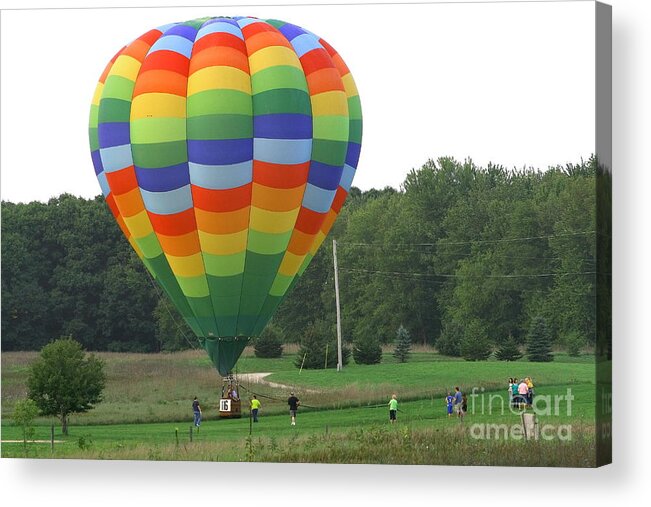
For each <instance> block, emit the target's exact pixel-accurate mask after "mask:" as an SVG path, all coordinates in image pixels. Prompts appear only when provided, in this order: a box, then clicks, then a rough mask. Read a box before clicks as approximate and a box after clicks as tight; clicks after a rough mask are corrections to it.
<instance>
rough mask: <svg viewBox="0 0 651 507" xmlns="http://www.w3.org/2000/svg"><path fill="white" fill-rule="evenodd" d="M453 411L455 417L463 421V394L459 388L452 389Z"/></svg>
mask: <svg viewBox="0 0 651 507" xmlns="http://www.w3.org/2000/svg"><path fill="white" fill-rule="evenodd" d="M454 409H455V411H456V413H457V417H458V418H459V419H461V420H462V421H463V394H462V393H461V389H459V386H456V387H455V388H454Z"/></svg>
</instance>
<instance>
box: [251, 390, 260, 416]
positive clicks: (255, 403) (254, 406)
mask: <svg viewBox="0 0 651 507" xmlns="http://www.w3.org/2000/svg"><path fill="white" fill-rule="evenodd" d="M258 410H260V400H258V398H257V396H256V395H255V394H254V395H253V399H252V400H251V417H253V422H258Z"/></svg>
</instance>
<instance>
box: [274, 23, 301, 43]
mask: <svg viewBox="0 0 651 507" xmlns="http://www.w3.org/2000/svg"><path fill="white" fill-rule="evenodd" d="M278 30H280V33H282V34H283V35H284V36H285V38H286V39H287V40H289V41H291V40H292V39H294V38H296V37H298V36H300V35H303V34H305V33H307V32H306V31H305V30H304V29H303V28H301V27H300V26H296V25H292V24H291V23H285V24H284V25H283V26H281V27H280V28H279V29H278Z"/></svg>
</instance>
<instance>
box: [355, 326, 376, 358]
mask: <svg viewBox="0 0 651 507" xmlns="http://www.w3.org/2000/svg"><path fill="white" fill-rule="evenodd" d="M353 358H355V362H356V363H357V364H378V363H379V362H380V361H382V347H380V340H379V338H378V337H377V336H375V335H374V334H373V333H371V332H360V333H358V335H357V336H356V338H355V341H354V342H353Z"/></svg>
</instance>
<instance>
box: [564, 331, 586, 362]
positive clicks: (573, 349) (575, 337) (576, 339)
mask: <svg viewBox="0 0 651 507" xmlns="http://www.w3.org/2000/svg"><path fill="white" fill-rule="evenodd" d="M585 342H586V340H585V338H584V337H583V336H582V335H581V333H578V332H576V331H572V332H571V333H569V334H568V335H567V336H566V337H565V346H566V347H567V353H568V354H569V355H570V357H579V356H580V355H581V349H582V348H583V347H584V346H585Z"/></svg>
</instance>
